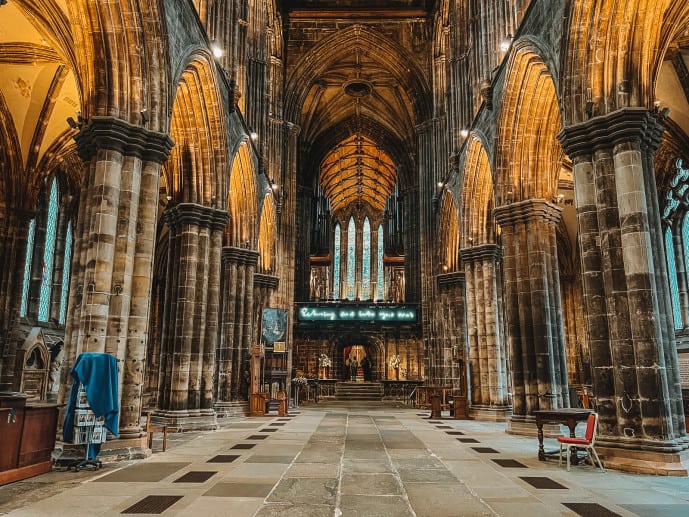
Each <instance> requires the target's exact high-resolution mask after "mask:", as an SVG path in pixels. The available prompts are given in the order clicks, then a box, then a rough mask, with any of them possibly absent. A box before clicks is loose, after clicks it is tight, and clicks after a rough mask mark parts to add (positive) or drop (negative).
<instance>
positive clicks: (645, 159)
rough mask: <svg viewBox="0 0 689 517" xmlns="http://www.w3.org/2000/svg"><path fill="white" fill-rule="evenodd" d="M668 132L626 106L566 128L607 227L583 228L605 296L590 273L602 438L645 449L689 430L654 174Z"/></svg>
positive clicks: (567, 143)
mask: <svg viewBox="0 0 689 517" xmlns="http://www.w3.org/2000/svg"><path fill="white" fill-rule="evenodd" d="M610 128H617V129H615V130H614V131H611V129H610ZM660 132H661V128H660V125H659V124H658V121H657V120H656V119H655V118H654V117H653V116H652V115H651V114H650V113H649V112H648V111H647V110H645V109H641V108H625V109H621V110H618V111H615V112H613V113H610V114H608V115H605V116H602V117H596V118H594V119H591V120H589V121H587V122H584V123H581V124H578V125H576V126H571V127H568V128H565V129H564V130H563V131H562V132H561V134H560V136H559V138H560V141H561V142H562V143H563V147H564V148H565V149H566V151H567V152H568V154H570V156H572V157H573V158H574V160H575V163H577V162H578V166H576V165H575V180H579V179H580V178H582V179H586V176H587V175H588V174H589V169H590V175H591V176H592V177H593V178H594V181H593V189H591V188H590V187H588V186H586V188H580V187H579V186H577V201H579V199H580V197H581V198H582V200H583V198H591V199H590V201H589V202H590V203H591V205H592V204H593V203H592V201H593V200H594V199H595V203H596V204H595V209H596V212H597V223H598V227H597V228H596V227H594V226H593V225H592V224H591V225H590V227H589V228H587V229H590V235H591V237H588V236H583V237H585V238H589V240H593V238H595V239H596V240H597V241H598V242H599V246H600V251H598V250H596V251H597V252H599V253H600V262H601V267H600V270H601V271H602V273H603V279H604V281H603V283H602V284H603V293H602V294H603V295H604V297H605V302H606V303H605V304H600V305H599V306H597V305H596V303H595V302H596V300H592V299H591V297H590V296H589V292H588V290H587V288H588V287H589V286H588V285H587V284H586V278H585V301H586V302H587V305H588V306H587V313H588V314H589V318H588V321H587V324H588V327H589V333H590V334H591V335H592V338H591V348H592V354H591V362H592V366H593V370H594V392H595V394H596V398H597V400H598V401H599V404H598V411H599V413H600V415H601V427H600V431H601V440H602V441H603V442H604V443H606V444H607V445H609V446H612V447H615V446H623V447H625V448H628V447H631V446H633V445H632V444H633V443H634V442H638V445H639V446H643V448H644V449H645V450H653V449H654V448H655V447H658V449H659V450H660V449H663V448H664V447H668V446H670V445H669V444H670V443H674V444H675V445H673V446H672V447H675V446H676V444H677V442H676V439H677V438H679V437H681V436H683V435H685V428H684V425H683V422H680V421H681V420H683V418H682V416H683V415H682V408H681V407H680V405H679V400H678V399H679V395H678V386H679V383H678V371H677V370H676V360H675V359H673V357H676V350H675V342H674V332H673V329H671V328H670V322H669V318H667V314H668V311H669V310H670V303H669V286H668V284H667V276H666V275H667V269H666V264H665V260H666V259H665V246H664V244H663V236H662V233H661V231H660V221H659V219H658V218H659V213H660V212H659V208H658V201H657V191H656V186H655V181H654V179H653V178H649V176H654V174H655V173H654V171H653V165H652V156H653V153H654V151H655V148H656V147H657V143H658V140H659V135H660ZM591 155H592V156H593V160H592V164H591V165H589V163H588V160H589V156H591ZM577 168H578V169H579V170H577ZM580 190H582V194H586V196H581V195H580V193H579V191H580ZM592 194H593V195H592ZM587 200H588V199H587ZM580 224H581V218H580ZM596 231H597V234H596ZM597 244H598V243H597ZM581 247H582V249H583V248H584V246H583V244H581ZM595 249H596V248H594V250H595ZM584 260H586V257H584ZM593 265H594V266H595V263H594V264H593ZM584 266H585V267H584V270H585V271H587V270H588V269H589V268H588V267H587V266H588V264H586V263H585V264H584ZM597 311H602V314H605V315H607V322H608V325H607V327H597V326H596V325H594V323H595V320H594V317H595V316H597V315H599V314H601V312H597ZM602 329H605V330H606V331H607V335H605V334H602V332H601V330H602ZM606 338H607V341H608V343H607V346H608V347H609V350H610V353H609V356H610V363H611V364H610V365H609V366H608V364H607V360H608V354H606V353H603V354H601V353H599V350H598V349H599V348H602V347H603V344H605V342H606ZM598 340H600V342H601V343H602V345H601V346H600V347H597V341H598ZM594 346H596V348H594ZM622 444H623V445H622ZM663 450H665V449H663Z"/></svg>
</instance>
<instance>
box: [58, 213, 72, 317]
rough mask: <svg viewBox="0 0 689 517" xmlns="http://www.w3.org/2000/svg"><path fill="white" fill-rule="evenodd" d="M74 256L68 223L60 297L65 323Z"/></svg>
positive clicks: (70, 228) (70, 227)
mask: <svg viewBox="0 0 689 517" xmlns="http://www.w3.org/2000/svg"><path fill="white" fill-rule="evenodd" d="M71 257H72V223H71V222H70V223H69V224H68V225H67V235H66V236H65V261H64V262H63V264H64V266H63V267H64V272H63V274H62V296H61V297H60V324H61V325H64V324H65V322H66V321H67V301H68V299H67V295H68V294H69V272H70V263H71V260H70V259H71Z"/></svg>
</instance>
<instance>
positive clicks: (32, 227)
mask: <svg viewBox="0 0 689 517" xmlns="http://www.w3.org/2000/svg"><path fill="white" fill-rule="evenodd" d="M35 232H36V219H31V222H30V223H29V235H28V236H27V238H26V261H25V262H24V285H23V286H22V305H21V308H20V309H19V315H20V316H21V317H22V318H23V317H24V316H26V310H27V308H28V305H29V283H30V282H31V260H32V258H33V237H34V233H35Z"/></svg>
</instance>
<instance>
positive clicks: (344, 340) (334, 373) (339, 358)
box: [330, 333, 385, 382]
mask: <svg viewBox="0 0 689 517" xmlns="http://www.w3.org/2000/svg"><path fill="white" fill-rule="evenodd" d="M350 356H352V357H356V359H357V364H359V365H361V362H362V359H363V358H364V357H367V358H368V360H369V361H370V370H371V373H370V376H369V375H367V376H366V377H367V378H368V380H370V381H373V382H377V381H380V380H381V379H383V378H385V355H384V347H383V346H382V343H381V342H380V340H379V339H376V338H375V337H374V336H369V335H365V334H358V333H357V334H346V335H343V336H341V337H339V338H337V339H336V340H335V341H333V342H332V343H331V344H330V358H331V361H332V367H331V372H330V377H331V378H334V379H337V380H341V381H346V380H353V379H351V373H350V372H349V365H348V364H347V358H348V357H350Z"/></svg>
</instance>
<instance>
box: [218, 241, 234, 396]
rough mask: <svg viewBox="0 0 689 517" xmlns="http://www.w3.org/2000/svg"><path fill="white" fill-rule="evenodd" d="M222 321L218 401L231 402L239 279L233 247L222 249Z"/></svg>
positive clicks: (219, 349)
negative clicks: (236, 296)
mask: <svg viewBox="0 0 689 517" xmlns="http://www.w3.org/2000/svg"><path fill="white" fill-rule="evenodd" d="M222 268H223V273H222V278H223V289H222V293H221V296H222V300H223V301H222V321H221V329H222V330H221V337H220V344H219V347H218V359H217V361H218V401H220V402H229V401H230V400H231V383H230V378H231V377H230V375H231V373H232V360H233V355H234V324H235V322H234V320H235V318H234V310H235V295H236V292H237V291H236V288H235V284H236V281H237V264H236V262H234V261H232V260H231V248H228V247H225V248H223V250H222Z"/></svg>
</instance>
